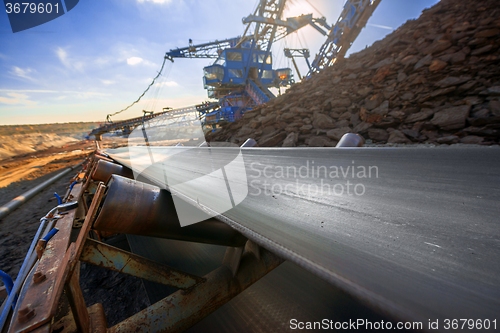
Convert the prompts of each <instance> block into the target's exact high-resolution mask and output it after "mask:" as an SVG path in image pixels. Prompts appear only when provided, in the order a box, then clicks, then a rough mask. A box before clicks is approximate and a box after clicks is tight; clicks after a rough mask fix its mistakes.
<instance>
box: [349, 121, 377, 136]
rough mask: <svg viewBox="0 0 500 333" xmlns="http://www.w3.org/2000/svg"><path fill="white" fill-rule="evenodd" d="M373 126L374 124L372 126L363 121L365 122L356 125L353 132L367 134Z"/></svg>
mask: <svg viewBox="0 0 500 333" xmlns="http://www.w3.org/2000/svg"><path fill="white" fill-rule="evenodd" d="M372 126H373V124H370V123H367V122H364V121H363V122H361V123H359V124H358V125H356V126H355V127H354V128H353V129H352V132H353V133H364V132H366V130H367V129H369V128H370V127H372Z"/></svg>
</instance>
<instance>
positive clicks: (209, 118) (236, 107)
mask: <svg viewBox="0 0 500 333" xmlns="http://www.w3.org/2000/svg"><path fill="white" fill-rule="evenodd" d="M285 3H286V0H261V1H260V3H259V5H258V6H257V9H256V10H255V12H254V13H253V14H251V15H249V16H247V17H245V18H244V19H243V23H244V24H246V29H245V32H244V34H243V36H242V37H236V38H229V39H225V40H222V41H214V42H210V43H204V44H199V45H193V44H192V42H191V40H190V43H189V46H188V47H185V48H178V49H173V50H170V51H169V52H167V53H166V54H165V57H166V58H167V59H169V60H171V61H173V59H174V58H217V59H216V61H215V62H214V63H213V64H212V65H210V66H207V67H205V68H203V73H204V75H203V81H204V86H205V89H207V92H208V97H210V98H214V99H218V101H219V102H218V104H219V108H217V109H216V110H214V109H213V108H209V109H208V110H207V109H205V108H202V109H203V111H202V112H200V117H201V118H202V119H204V122H205V123H206V124H211V125H213V127H215V124H217V123H219V122H221V121H228V122H231V121H234V120H236V119H238V118H240V117H241V116H242V115H243V114H244V113H245V112H246V111H248V110H250V109H252V108H254V107H255V106H257V105H260V104H263V103H266V102H267V101H269V100H270V99H272V98H274V97H275V96H274V95H273V93H272V92H271V91H270V90H269V88H271V87H276V88H278V87H283V86H288V85H290V84H292V83H293V82H294V80H293V77H292V71H291V69H290V68H280V69H273V58H272V53H271V46H272V44H273V42H274V41H276V40H279V39H281V38H283V37H285V36H286V35H288V34H290V33H292V32H294V31H296V30H298V29H300V28H302V27H304V26H306V25H312V26H313V27H315V28H316V29H317V30H319V31H321V32H322V33H323V34H324V35H326V32H325V31H324V30H323V29H322V28H321V27H320V26H324V27H327V28H329V26H328V25H327V24H326V22H325V19H324V18H321V19H316V18H313V16H312V14H308V15H301V16H298V17H291V18H286V19H282V14H283V10H284V7H285Z"/></svg>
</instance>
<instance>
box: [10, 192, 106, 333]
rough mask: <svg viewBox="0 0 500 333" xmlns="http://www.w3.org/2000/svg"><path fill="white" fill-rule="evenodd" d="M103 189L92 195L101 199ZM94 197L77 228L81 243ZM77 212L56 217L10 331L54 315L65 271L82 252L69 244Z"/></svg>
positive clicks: (34, 325)
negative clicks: (52, 235)
mask: <svg viewBox="0 0 500 333" xmlns="http://www.w3.org/2000/svg"><path fill="white" fill-rule="evenodd" d="M81 191H82V184H76V185H75V186H74V187H73V191H72V192H71V193H72V194H73V193H74V195H75V197H79V196H80V194H81ZM103 193H104V186H101V187H100V188H99V191H98V192H97V193H96V197H95V199H96V200H101V198H102V195H103ZM96 200H94V202H93V204H92V205H91V210H90V212H92V214H91V213H90V212H89V214H87V218H86V219H85V223H84V225H83V227H82V230H81V231H80V235H81V233H82V232H85V237H79V238H78V240H80V243H78V242H77V245H78V244H79V245H80V246H83V241H84V240H85V238H86V234H87V233H88V230H89V229H90V224H91V218H94V217H95V211H96V210H97V207H98V203H96V202H95V201H96ZM92 209H93V210H92ZM76 212H77V209H73V210H70V211H68V212H67V214H66V215H63V216H62V218H61V219H59V220H58V221H57V223H56V227H57V228H58V229H59V232H58V233H57V234H56V235H55V236H54V237H53V238H52V239H51V240H50V242H48V244H47V247H46V249H45V251H44V253H43V255H42V258H41V259H40V261H39V263H38V266H37V269H36V272H35V275H36V276H39V277H38V278H37V279H36V280H35V279H34V280H29V281H27V284H28V289H27V291H26V294H25V296H24V297H23V299H22V300H21V299H20V300H19V302H20V307H19V309H21V310H23V313H21V314H19V313H15V314H14V317H15V318H14V324H13V327H12V331H13V332H28V331H31V330H33V329H34V328H37V327H40V326H42V325H44V324H46V323H48V322H49V321H50V320H51V319H52V317H53V316H54V314H55V312H56V310H57V303H58V301H59V298H60V297H61V294H62V291H63V288H64V285H65V284H66V280H67V277H68V274H69V273H72V271H73V269H74V268H75V264H76V261H75V258H77V257H78V256H79V254H80V253H81V249H80V251H78V247H77V246H75V244H74V243H72V244H70V246H69V247H68V244H69V242H70V236H71V230H72V228H73V220H74V217H75V214H76ZM37 273H39V274H37ZM35 281H36V282H35ZM24 312H26V313H27V314H25V313H24ZM19 315H21V317H22V318H21V320H18V318H17V317H19ZM27 317H29V318H27Z"/></svg>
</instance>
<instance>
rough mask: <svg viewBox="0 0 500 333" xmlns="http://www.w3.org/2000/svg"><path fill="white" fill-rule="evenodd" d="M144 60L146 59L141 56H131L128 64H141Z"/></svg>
mask: <svg viewBox="0 0 500 333" xmlns="http://www.w3.org/2000/svg"><path fill="white" fill-rule="evenodd" d="M143 61H144V60H143V59H142V58H139V57H130V58H127V64H128V65H130V66H135V65H138V64H140V63H141V62H143Z"/></svg>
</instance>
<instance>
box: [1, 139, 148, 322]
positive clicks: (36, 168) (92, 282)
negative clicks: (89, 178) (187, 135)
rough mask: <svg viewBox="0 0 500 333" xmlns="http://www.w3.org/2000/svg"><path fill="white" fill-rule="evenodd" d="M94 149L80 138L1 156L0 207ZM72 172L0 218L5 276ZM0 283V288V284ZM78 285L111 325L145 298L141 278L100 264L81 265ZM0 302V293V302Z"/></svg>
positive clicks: (13, 270)
mask: <svg viewBox="0 0 500 333" xmlns="http://www.w3.org/2000/svg"><path fill="white" fill-rule="evenodd" d="M122 141H123V140H117V139H107V140H105V141H104V146H106V147H117V146H121V145H122ZM94 149H95V144H94V142H92V141H80V142H75V143H70V144H67V145H65V146H63V147H59V148H50V149H46V150H42V151H38V152H32V153H28V154H23V155H18V156H14V157H9V158H6V159H3V160H0V206H1V205H4V204H6V203H7V202H9V201H10V200H12V199H14V198H15V197H17V196H18V195H21V194H23V193H24V192H26V191H28V190H30V189H31V188H33V187H34V186H37V185H38V184H40V183H42V182H44V181H46V180H47V179H49V178H51V177H53V176H55V175H57V174H58V173H60V172H61V171H62V170H64V169H66V168H68V167H72V166H75V165H77V164H79V163H80V162H82V161H83V160H84V159H85V158H86V157H87V156H88V155H89V154H90V153H91V152H92V151H93V150H94ZM76 172H77V170H75V172H71V173H69V174H68V175H67V176H65V177H63V178H61V179H59V180H58V181H56V182H54V183H53V184H51V185H50V186H48V187H47V188H45V189H44V190H43V191H41V192H40V193H38V194H37V195H36V196H35V197H33V198H32V199H30V200H29V201H27V202H26V203H25V204H24V205H22V206H21V207H19V208H17V209H16V210H14V211H13V212H12V213H10V214H9V215H7V216H6V217H5V218H3V219H2V220H0V270H3V271H4V272H6V273H7V274H9V275H10V276H11V277H12V278H13V279H15V278H16V276H17V274H18V272H19V269H20V268H21V265H22V263H23V261H24V258H25V256H26V253H27V251H28V248H29V246H30V244H31V242H32V240H33V237H34V235H35V233H36V231H37V229H38V226H39V223H40V218H42V217H43V216H45V214H46V213H47V212H48V211H49V210H51V209H52V208H53V207H54V206H56V205H57V200H56V199H55V196H54V192H57V193H58V194H60V195H61V196H62V195H64V194H65V193H66V191H67V189H68V186H69V184H70V179H71V178H72V177H73V176H74V175H75V174H76ZM112 241H113V240H112ZM115 242H116V243H117V244H115V246H121V245H123V239H118V240H115ZM120 243H122V244H120ZM125 246H126V243H125ZM0 286H2V283H1V282H0ZM81 286H82V291H83V293H84V298H85V300H86V304H87V306H91V305H93V304H95V303H97V302H102V303H103V305H104V307H105V312H106V314H107V321H108V325H110V326H111V325H113V324H115V323H117V322H119V321H121V320H123V319H125V318H127V317H128V316H130V315H132V314H134V313H136V312H137V311H139V310H140V309H143V308H145V307H146V306H147V305H149V301H148V300H147V298H146V297H145V296H143V295H144V289H143V286H142V281H141V280H140V279H136V278H133V277H128V276H125V275H123V274H118V273H116V272H111V271H107V270H105V269H103V268H100V267H94V266H91V265H85V264H82V269H81ZM111 289H113V291H111ZM117 290H118V291H117ZM3 300H4V299H3V298H2V297H1V296H0V304H1V303H2V302H3Z"/></svg>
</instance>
